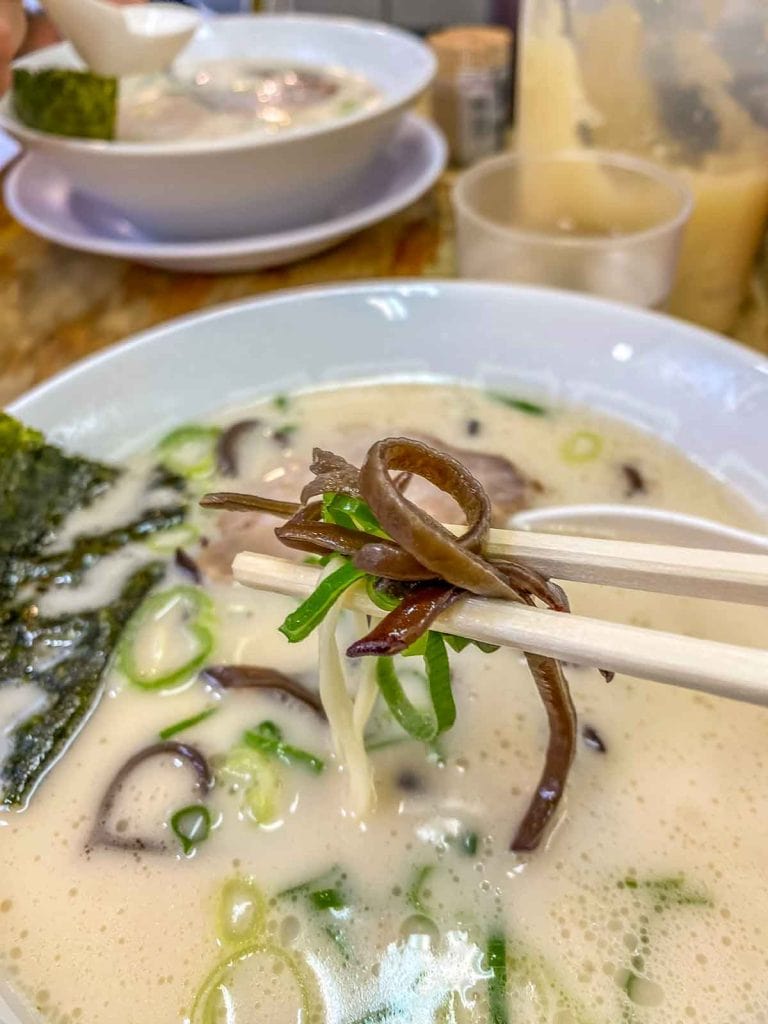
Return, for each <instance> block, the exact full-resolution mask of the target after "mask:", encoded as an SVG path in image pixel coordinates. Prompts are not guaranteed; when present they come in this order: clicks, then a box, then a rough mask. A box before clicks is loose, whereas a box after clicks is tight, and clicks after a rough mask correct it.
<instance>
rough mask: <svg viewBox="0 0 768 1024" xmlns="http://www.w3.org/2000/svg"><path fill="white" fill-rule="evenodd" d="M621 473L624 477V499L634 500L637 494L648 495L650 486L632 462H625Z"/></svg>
mask: <svg viewBox="0 0 768 1024" xmlns="http://www.w3.org/2000/svg"><path fill="white" fill-rule="evenodd" d="M621 472H622V474H623V475H624V484H625V487H624V497H626V498H633V497H634V496H635V495H636V494H646V493H647V491H648V484H647V483H646V480H645V477H644V476H643V474H642V473H641V472H640V470H639V469H638V468H637V466H635V465H633V463H631V462H623V463H622V464H621Z"/></svg>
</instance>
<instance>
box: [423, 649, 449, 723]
mask: <svg viewBox="0 0 768 1024" xmlns="http://www.w3.org/2000/svg"><path fill="white" fill-rule="evenodd" d="M424 665H425V667H426V669H427V682H428V683H429V694H430V696H431V698H432V705H433V707H434V709H435V719H436V720H437V732H438V735H439V734H440V733H441V732H445V731H446V730H447V729H450V728H451V727H452V726H453V724H454V722H455V721H456V703H455V701H454V699H453V690H452V689H451V666H450V662H449V661H448V652H447V651H446V649H445V641H444V640H443V638H442V636H441V635H440V633H435V632H432V631H431V630H430V631H429V632H428V633H427V649H426V652H425V654H424Z"/></svg>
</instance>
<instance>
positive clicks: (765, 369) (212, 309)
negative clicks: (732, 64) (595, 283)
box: [6, 277, 768, 416]
mask: <svg viewBox="0 0 768 1024" xmlns="http://www.w3.org/2000/svg"><path fill="white" fill-rule="evenodd" d="M393 289H395V290H400V291H404V292H406V293H419V292H424V293H425V294H429V295H433V294H435V293H437V292H440V293H443V292H445V291H446V290H447V291H449V292H462V293H466V294H468V295H476V296H477V297H478V299H479V298H480V296H481V294H482V292H483V290H486V291H488V292H498V293H499V294H504V293H509V292H514V293H516V295H517V296H518V297H520V298H525V297H531V298H534V299H536V300H537V301H538V302H541V303H544V304H547V305H548V306H549V307H550V308H551V309H557V308H560V309H562V308H567V307H569V306H571V307H573V306H580V307H582V308H584V309H586V310H589V309H592V310H597V309H598V308H600V309H604V308H605V307H606V306H607V307H609V309H616V310H620V311H621V313H622V314H623V316H624V317H627V318H630V319H634V320H637V321H640V322H642V321H645V322H647V323H656V324H666V325H667V326H669V327H671V329H672V330H673V331H675V332H676V333H677V334H678V336H680V337H683V336H687V337H688V338H689V339H690V340H692V341H694V342H695V344H696V345H697V346H698V347H700V348H701V349H702V350H704V351H706V352H715V353H722V354H724V355H725V356H726V358H727V359H728V360H729V361H733V362H734V363H735V364H736V365H738V366H740V367H741V368H743V369H745V370H749V371H751V372H755V371H757V372H760V373H762V374H764V375H765V376H766V377H768V356H767V355H765V354H764V353H762V352H759V351H757V350H755V349H752V348H749V347H748V346H746V345H744V344H742V343H741V342H739V341H734V340H732V339H731V338H728V337H726V336H725V335H722V334H718V333H717V332H715V331H711V330H709V329H708V328H706V327H700V326H698V325H697V324H693V323H690V322H689V321H687V320H680V319H678V318H677V317H673V316H670V315H669V314H668V313H663V312H660V311H658V310H654V309H645V308H643V307H639V306H630V305H627V304H625V303H623V302H616V301H612V300H611V299H606V298H602V297H601V296H598V295H587V294H582V293H579V292H572V291H566V290H564V289H561V288H548V287H545V286H544V285H529V284H511V283H510V282H507V281H483V280H480V279H478V280H473V279H469V278H459V279H457V278H450V277H429V278H424V277H376V278H365V279H361V280H356V281H337V282H328V283H326V284H308V285H300V286H298V287H294V288H281V289H278V290H277V291H275V292H267V293H264V294H261V295H250V296H245V297H243V298H239V299H232V300H229V301H226V302H220V303H216V304H215V305H213V306H206V307H204V308H202V309H197V310H192V311H191V312H188V313H183V314H182V315H181V316H176V317H171V318H170V319H168V320H162V321H160V322H158V323H156V324H153V325H151V326H150V327H146V328H144V329H142V330H140V331H136V332H134V333H131V334H129V335H128V336H127V337H125V338H123V339H121V340H120V341H116V342H113V343H112V344H110V345H107V346H106V347H104V348H101V349H97V350H96V351H95V352H91V353H90V354H89V355H86V356H83V357H82V358H80V359H77V360H76V361H75V362H74V363H70V364H69V366H66V367H64V369H62V370H59V371H58V372H57V373H55V374H53V375H52V376H51V377H47V378H46V379H44V380H42V381H40V382H39V383H37V384H35V385H33V386H32V387H31V388H28V389H27V390H26V391H24V392H22V394H20V395H18V396H17V397H16V398H14V399H13V400H12V401H11V402H10V403H9V404H8V405H7V406H6V411H7V412H9V413H11V414H12V415H14V416H17V415H25V413H26V408H27V406H28V405H29V404H34V403H36V402H39V401H41V400H43V401H44V400H45V398H46V395H47V393H48V392H49V391H55V390H56V388H58V387H59V386H61V385H62V384H66V383H68V382H70V381H72V380H73V379H74V378H76V377H80V376H81V375H82V374H87V373H88V372H89V371H90V370H91V369H92V368H93V367H96V366H101V365H102V364H104V363H107V362H109V361H110V360H112V359H115V358H116V357H119V356H121V355H122V354H123V353H125V352H128V351H132V350H134V349H141V348H144V347H145V346H148V345H152V344H154V343H155V342H156V341H157V339H158V338H159V337H161V336H163V335H165V334H166V333H167V332H168V331H176V330H179V329H181V330H183V329H184V328H186V327H188V326H189V327H191V326H193V325H198V324H204V323H215V322H216V320H217V319H218V318H219V317H221V316H228V315H231V314H234V313H236V312H237V311H238V310H241V309H242V310H245V309H252V308H254V307H256V308H258V307H265V306H280V305H291V304H293V303H295V302H296V301H297V300H301V299H322V298H331V297H339V296H344V297H347V296H366V295H370V294H371V293H375V292H383V293H388V292H391V291H392V290H393ZM361 376H363V374H362V373H361Z"/></svg>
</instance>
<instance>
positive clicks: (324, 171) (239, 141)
mask: <svg viewBox="0 0 768 1024" xmlns="http://www.w3.org/2000/svg"><path fill="white" fill-rule="evenodd" d="M227 57H233V58H238V57H240V58H248V59H249V60H253V61H255V62H259V61H264V62H265V63H267V64H275V63H287V64H304V65H316V66H317V65H321V66H323V65H324V66H328V65H337V66H339V67H342V68H344V69H345V70H349V71H353V72H357V73H358V74H362V75H365V77H366V78H368V80H369V81H370V82H371V83H372V84H373V85H374V86H375V87H376V88H377V89H378V90H379V91H380V92H381V94H382V100H381V102H380V103H379V104H378V106H376V107H375V109H372V110H364V111H361V112H360V113H357V114H353V115H351V116H349V117H346V118H344V119H342V120H331V121H328V122H326V123H324V124H320V125H311V126H307V127H302V128H299V129H297V130H296V131H294V132H290V133H286V134H284V135H283V134H278V135H275V136H270V137H268V138H265V137H263V136H260V135H258V134H257V133H251V134H241V135H237V136H230V137H227V138H221V139H212V140H205V139H203V140H193V141H179V142H141V143H138V142H101V141H92V140H87V139H72V138H65V137H63V136H58V135H50V134H47V133H43V132H37V131H33V130H32V129H30V128H27V127H26V126H24V125H23V124H21V123H20V122H19V121H18V120H17V119H16V117H15V116H14V113H13V106H12V103H11V100H10V97H9V96H6V97H5V98H4V99H3V100H2V102H1V103H0V126H2V127H3V128H5V130H6V131H8V132H10V134H11V135H13V136H15V138H17V139H18V140H19V141H20V142H22V143H23V145H24V146H26V147H27V148H28V149H33V150H36V151H38V152H39V153H41V154H43V155H44V156H45V157H46V159H49V160H51V161H52V162H53V163H55V164H56V165H57V166H58V167H59V168H60V169H61V170H62V171H63V172H64V173H65V174H66V176H67V177H68V178H69V179H70V181H71V182H72V183H73V184H75V185H76V187H77V188H79V189H81V190H82V191H84V192H90V193H91V194H93V195H95V196H97V197H98V198H100V199H102V200H104V201H106V202H108V203H111V204H112V205H113V206H115V207H118V208H119V209H120V210H121V211H122V212H123V213H125V215H126V216H127V217H128V218H130V219H131V220H132V221H133V222H134V223H135V224H137V225H138V226H139V227H141V228H143V229H144V230H146V231H147V232H148V233H150V234H151V235H155V236H159V237H163V238H168V239H185V238H186V239H203V238H217V237H218V238H223V237H236V236H238V235H243V234H247V233H253V232H259V231H278V230H284V229H289V228H294V227H300V226H302V225H305V224H308V223H311V222H313V221H317V220H320V219H322V218H323V217H324V216H325V215H326V214H327V211H328V210H329V209H330V207H331V206H332V205H333V204H334V203H337V202H338V201H339V200H340V199H341V198H342V197H343V196H344V194H345V193H346V192H347V190H348V189H349V188H350V187H351V186H352V185H353V184H354V183H355V182H356V181H357V180H358V179H359V178H360V177H361V176H362V174H363V173H364V171H365V169H366V167H368V166H369V165H370V164H371V162H372V161H374V160H375V159H376V153H377V152H378V151H379V150H380V149H381V148H382V147H383V146H384V145H385V144H386V142H387V141H388V140H389V138H390V137H391V136H392V134H393V133H394V131H395V129H396V127H397V125H398V122H399V120H400V117H401V115H402V113H403V111H404V110H405V109H406V108H407V107H408V106H409V105H410V104H412V103H413V102H414V101H415V100H416V99H418V97H419V95H420V94H421V93H422V92H423V91H424V90H425V89H426V87H427V86H428V85H429V83H430V81H431V80H432V76H433V74H434V58H433V57H432V54H431V52H430V50H429V49H428V47H427V46H425V45H424V44H423V43H422V42H420V41H419V40H418V39H417V38H416V37H414V36H411V35H409V34H408V33H406V32H402V31H400V30H398V29H394V28H390V27H388V26H385V25H378V24H375V23H372V22H363V21H360V22H358V21H353V20H347V19H340V18H322V17H309V16H301V15H291V16H269V15H256V16H253V15H244V16H240V15H236V16H233V17H221V18H215V19H212V20H210V21H208V22H207V23H206V24H205V25H204V26H203V27H202V28H201V29H200V30H199V32H198V33H197V35H196V37H195V39H194V40H193V41H192V43H191V44H190V46H189V47H188V49H187V50H185V51H184V54H183V57H182V58H180V61H182V60H183V62H184V64H187V63H194V62H198V61H203V60H207V59H213V60H216V59H221V58H227ZM18 66H20V67H26V68H33V69H34V68H43V67H50V66H57V67H79V66H81V65H80V64H79V61H78V59H77V57H76V56H75V54H74V51H73V50H72V48H71V47H70V46H69V45H68V44H61V45H58V46H52V47H49V48H47V49H44V50H40V51H38V52H37V53H35V54H32V55H31V56H29V57H25V58H23V59H22V60H20V61H19V62H18Z"/></svg>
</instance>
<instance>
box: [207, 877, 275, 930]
mask: <svg viewBox="0 0 768 1024" xmlns="http://www.w3.org/2000/svg"><path fill="white" fill-rule="evenodd" d="M266 922H267V901H266V900H265V898H264V895H263V893H262V892H261V889H259V887H258V886H257V885H256V883H255V882H253V881H251V880H250V879H247V878H230V879H228V881H226V882H225V883H224V885H223V886H222V887H221V893H220V895H219V907H218V921H217V929H216V930H217V933H218V936H219V940H220V941H221V942H222V943H232V944H239V943H241V942H247V941H252V940H253V939H255V938H257V937H258V936H259V935H261V934H262V932H264V930H265V927H266Z"/></svg>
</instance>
